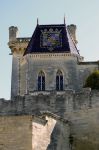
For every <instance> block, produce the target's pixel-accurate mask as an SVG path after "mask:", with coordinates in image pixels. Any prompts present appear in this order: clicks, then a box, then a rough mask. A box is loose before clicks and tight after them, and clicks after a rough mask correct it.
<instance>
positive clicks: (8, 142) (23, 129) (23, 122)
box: [0, 116, 32, 150]
mask: <svg viewBox="0 0 99 150" xmlns="http://www.w3.org/2000/svg"><path fill="white" fill-rule="evenodd" d="M31 118H32V117H31V116H0V150H32V144H31V139H32V134H31V131H32V125H31V122H32V121H31Z"/></svg>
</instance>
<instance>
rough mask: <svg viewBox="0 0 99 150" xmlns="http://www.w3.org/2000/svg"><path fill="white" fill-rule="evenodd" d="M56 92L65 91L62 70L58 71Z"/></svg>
mask: <svg viewBox="0 0 99 150" xmlns="http://www.w3.org/2000/svg"><path fill="white" fill-rule="evenodd" d="M56 90H57V91H62V90H63V75H62V72H61V71H60V70H58V71H57V74H56Z"/></svg>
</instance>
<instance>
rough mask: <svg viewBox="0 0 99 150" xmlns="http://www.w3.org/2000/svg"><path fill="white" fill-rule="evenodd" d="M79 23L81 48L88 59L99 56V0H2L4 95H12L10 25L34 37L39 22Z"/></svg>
mask: <svg viewBox="0 0 99 150" xmlns="http://www.w3.org/2000/svg"><path fill="white" fill-rule="evenodd" d="M64 14H65V18H66V25H69V24H75V25H77V40H78V49H79V50H80V54H81V56H84V58H85V61H97V60H99V1H98V0H0V20H1V21H0V53H1V54H0V72H1V73H0V98H5V99H10V92H11V71H12V56H11V55H9V54H10V52H11V51H10V49H9V47H8V45H7V43H8V41H9V30H8V29H9V27H10V26H17V27H18V30H19V31H18V37H31V36H32V34H33V31H34V29H35V27H36V24H37V18H39V24H63V22H64Z"/></svg>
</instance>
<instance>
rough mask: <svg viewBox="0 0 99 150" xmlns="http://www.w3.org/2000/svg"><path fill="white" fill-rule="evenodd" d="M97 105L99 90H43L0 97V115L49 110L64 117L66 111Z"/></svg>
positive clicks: (90, 107)
mask: <svg viewBox="0 0 99 150" xmlns="http://www.w3.org/2000/svg"><path fill="white" fill-rule="evenodd" d="M95 107H99V91H90V89H89V90H87V89H84V90H82V91H80V92H78V93H75V92H74V91H72V90H67V91H64V92H63V93H61V92H58V93H57V92H50V93H48V92H45V93H38V94H37V92H35V93H33V94H31V95H30V94H29V95H25V96H24V97H20V96H17V97H15V98H14V99H13V100H8V101H7V100H4V99H0V115H15V114H20V115H21V114H31V115H32V114H39V113H40V111H50V112H52V113H54V114H57V115H59V116H62V117H64V114H65V113H66V112H73V111H76V110H77V111H78V110H81V109H84V110H85V109H92V108H95Z"/></svg>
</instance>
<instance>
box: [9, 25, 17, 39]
mask: <svg viewBox="0 0 99 150" xmlns="http://www.w3.org/2000/svg"><path fill="white" fill-rule="evenodd" d="M17 31H18V28H17V27H14V26H11V27H9V42H12V41H15V40H16V37H17Z"/></svg>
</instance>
